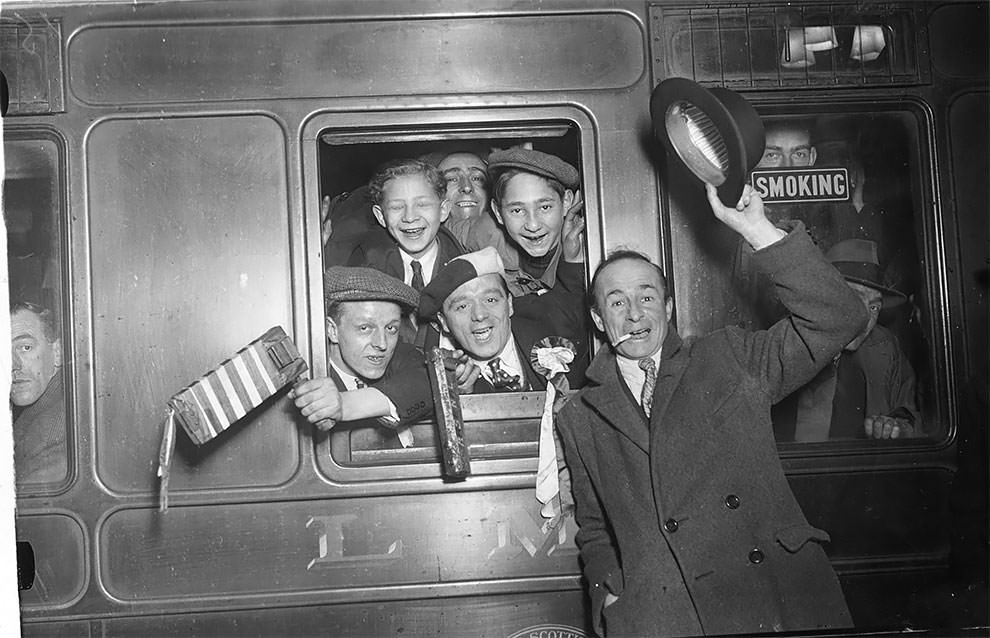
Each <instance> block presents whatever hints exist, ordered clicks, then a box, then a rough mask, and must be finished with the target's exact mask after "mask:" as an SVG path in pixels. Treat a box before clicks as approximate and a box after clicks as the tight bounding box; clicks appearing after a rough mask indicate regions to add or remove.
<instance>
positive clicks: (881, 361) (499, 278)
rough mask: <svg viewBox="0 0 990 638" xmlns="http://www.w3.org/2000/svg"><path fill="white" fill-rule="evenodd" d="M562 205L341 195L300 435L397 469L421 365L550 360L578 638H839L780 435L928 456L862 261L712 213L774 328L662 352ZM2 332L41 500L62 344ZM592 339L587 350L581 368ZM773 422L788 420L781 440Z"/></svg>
mask: <svg viewBox="0 0 990 638" xmlns="http://www.w3.org/2000/svg"><path fill="white" fill-rule="evenodd" d="M809 137H810V136H808V135H807V134H806V132H805V131H804V130H803V129H801V128H800V127H790V128H787V127H770V128H768V135H767V147H766V153H765V155H764V159H763V161H762V162H761V166H763V167H768V166H797V165H803V166H808V165H811V164H814V162H815V161H816V157H817V155H818V153H817V150H816V148H815V147H814V146H813V145H812V144H811V141H810V139H808V138H809ZM581 190H582V189H581V175H580V172H579V171H578V170H577V168H576V167H574V166H573V165H571V164H570V163H568V162H567V161H565V160H563V159H561V158H560V157H557V156H554V155H552V154H548V153H544V152H541V151H538V150H532V149H529V148H524V147H514V148H509V149H501V150H496V151H494V152H492V153H491V154H490V155H487V156H486V157H482V156H481V155H479V154H477V153H475V152H468V151H458V152H454V153H450V154H447V155H445V156H442V157H433V158H404V159H397V160H392V161H389V162H387V163H385V164H383V165H382V166H381V167H379V168H378V170H377V171H376V172H375V174H374V175H373V176H372V177H371V179H370V180H369V182H368V184H367V186H366V188H363V189H360V192H357V191H356V192H354V193H350V194H348V195H347V196H345V197H338V198H336V199H334V200H331V199H330V198H327V199H326V200H325V201H324V207H323V211H322V214H323V216H324V220H323V221H324V224H323V239H324V244H325V253H326V255H327V257H328V261H327V265H328V267H327V268H326V270H325V273H324V294H325V308H326V318H325V322H326V337H327V342H328V353H329V362H328V363H329V365H328V369H329V373H330V374H329V376H328V377H326V378H314V379H307V380H302V381H300V382H298V383H297V384H296V385H295V386H294V387H293V388H292V390H291V393H290V396H291V398H292V400H293V401H294V403H295V405H296V406H297V408H298V409H299V411H300V413H301V415H302V416H303V417H304V418H305V419H306V420H308V421H309V422H310V423H312V424H313V425H314V426H315V427H316V428H318V429H320V430H324V431H326V430H330V429H332V428H334V427H336V426H337V424H339V423H342V422H347V423H363V424H367V425H371V426H373V427H382V428H386V429H388V430H389V431H392V432H394V434H395V436H396V437H397V438H398V440H399V442H400V443H401V444H402V445H405V446H408V445H411V444H413V441H412V434H411V432H410V430H409V425H410V424H411V423H413V422H415V421H418V420H420V419H422V418H424V417H426V416H428V415H429V414H430V413H431V412H432V410H433V400H432V395H431V390H430V383H429V379H428V376H427V369H426V362H425V356H424V352H425V351H426V350H427V349H430V348H433V347H440V348H442V349H443V352H444V353H445V361H446V364H447V367H448V368H449V369H450V370H452V371H453V372H454V375H455V378H456V381H457V385H458V390H459V391H460V392H461V393H492V392H520V391H538V390H543V389H545V388H546V387H547V378H546V377H545V376H544V375H543V374H541V373H540V371H538V370H537V369H536V365H535V363H534V360H533V357H532V356H531V354H532V349H533V346H534V344H536V343H537V342H539V341H541V340H542V339H545V338H547V337H555V338H560V339H561V340H563V341H566V342H569V343H570V344H572V346H573V354H574V356H573V360H572V361H571V362H570V365H569V368H568V370H567V374H566V376H567V380H568V383H569V387H570V388H573V389H579V391H578V392H577V393H576V394H574V395H572V396H571V397H570V398H569V400H567V402H566V403H565V404H564V406H563V409H562V410H561V411H560V413H559V415H558V417H557V431H558V433H559V436H560V438H561V439H562V441H563V450H564V456H565V459H566V464H567V467H568V468H569V470H570V472H571V477H572V485H571V489H572V493H573V498H574V502H575V505H576V509H575V511H574V515H575V517H576V520H577V523H578V525H579V528H580V531H579V533H578V536H577V543H578V545H579V547H580V549H581V552H582V556H583V565H584V570H585V576H586V579H587V583H588V586H589V593H590V596H591V600H592V621H593V624H594V627H595V629H596V631H598V632H599V633H602V634H603V635H604V634H606V633H607V635H609V636H612V635H653V636H659V635H693V634H705V633H738V632H757V631H780V630H788V629H795V630H796V629H808V628H837V627H845V626H848V625H850V622H851V621H850V618H849V612H848V610H847V608H846V605H845V601H844V599H843V596H842V592H841V590H840V588H839V585H838V581H837V580H836V577H835V574H834V573H833V572H832V569H831V567H830V565H829V562H828V559H827V557H826V556H825V554H824V552H823V550H822V548H821V543H822V542H825V541H827V540H828V535H827V533H826V532H824V531H823V530H820V529H816V528H814V527H812V526H811V525H810V524H809V523H808V522H807V520H805V518H804V516H803V514H802V512H801V510H800V508H799V507H798V505H797V502H796V501H795V499H794V497H793V495H792V493H791V491H790V489H789V487H788V486H787V482H786V479H785V477H784V473H783V470H782V469H781V466H780V463H779V460H778V456H777V450H776V440H775V427H776V430H777V432H776V436H777V437H778V438H784V439H786V440H794V441H802V442H806V441H825V440H829V439H835V438H877V439H889V438H900V437H910V436H921V435H922V434H923V429H922V423H921V415H920V413H919V411H918V409H917V407H916V404H915V398H914V392H915V388H914V376H913V373H912V370H911V366H910V364H909V363H908V361H907V359H906V357H904V355H903V353H902V352H901V351H900V349H899V347H898V345H897V341H896V339H895V338H894V337H893V335H892V334H891V333H890V332H889V331H887V330H885V329H884V328H883V327H882V326H879V325H877V318H878V316H879V312H880V310H881V308H884V307H891V306H893V305H896V304H898V303H902V302H903V301H904V295H902V294H900V293H899V292H898V291H896V290H894V289H892V288H891V287H889V286H887V285H886V284H885V282H884V281H883V280H882V277H881V270H880V264H879V260H878V257H877V245H876V243H875V241H876V238H875V237H869V236H865V235H863V234H862V233H859V234H857V233H856V232H854V231H848V229H849V228H852V227H851V226H849V225H848V224H846V225H843V224H842V223H835V224H831V223H830V224H824V223H821V220H817V219H809V220H807V221H808V223H807V224H804V223H802V221H801V220H800V219H798V220H794V219H786V218H785V217H784V216H782V215H775V214H769V215H768V210H767V209H765V208H764V205H763V202H762V201H761V199H760V197H759V196H758V195H756V194H755V193H754V192H752V191H751V189H749V188H748V187H747V189H746V190H745V192H744V194H743V196H742V198H741V199H740V201H739V203H738V204H737V205H736V206H735V207H727V206H725V205H723V204H722V203H721V202H720V201H719V200H718V198H717V196H716V195H715V194H714V189H712V188H711V187H709V189H708V191H709V192H708V196H709V206H710V208H711V211H712V213H713V214H714V215H715V216H716V217H717V218H718V219H719V220H721V221H722V222H723V223H724V224H725V225H726V226H727V227H728V228H730V229H731V230H732V231H734V232H735V233H737V234H738V235H739V238H740V246H741V248H740V251H741V252H740V255H741V256H742V257H740V263H744V265H745V269H746V276H745V280H746V281H747V282H749V281H757V280H758V281H759V282H761V283H760V285H759V286H756V287H754V290H753V294H755V295H768V296H769V299H770V302H772V303H769V302H768V303H769V305H771V306H773V307H774V308H776V310H775V312H777V315H778V316H775V317H773V318H772V322H769V323H768V324H767V325H765V326H763V327H762V329H750V330H746V329H742V328H739V327H727V328H725V329H723V330H719V331H716V332H714V333H712V334H710V335H707V336H704V337H701V338H696V339H681V337H680V336H678V334H677V332H676V331H675V330H674V329H673V327H672V325H671V318H672V313H673V303H672V299H671V296H670V292H671V288H670V285H669V282H668V280H667V278H666V276H665V274H664V272H663V270H662V268H660V267H659V266H658V265H656V264H655V263H653V262H652V261H651V260H650V259H649V258H648V257H647V256H645V255H643V254H640V253H638V252H635V251H630V250H624V249H619V250H616V251H614V252H612V253H611V254H610V255H609V256H608V257H607V258H606V259H605V260H604V261H602V263H600V264H599V265H598V266H597V268H596V269H595V271H594V272H593V273H589V272H588V271H587V270H586V264H585V251H584V237H583V231H584V218H583V200H582V195H581ZM847 212H848V211H847ZM843 229H845V230H843ZM809 231H810V232H809ZM847 231H848V232H847ZM845 234H848V235H849V236H845ZM816 243H817V244H818V245H817V246H816ZM752 272H755V273H757V275H753V276H752V277H751V276H750V273H752ZM589 274H590V275H591V276H590V278H589ZM589 279H590V287H588V285H587V284H586V282H587V281H589ZM589 300H590V303H588V302H589ZM11 322H12V328H13V335H12V337H13V340H12V361H13V375H14V376H13V385H12V387H11V392H10V402H11V404H12V405H13V407H14V416H15V421H14V430H15V437H16V440H15V450H16V453H17V458H16V466H17V472H18V481H19V483H20V482H21V481H22V480H23V481H42V482H51V481H58V480H61V479H62V478H64V477H65V476H66V471H67V469H66V450H65V446H66V436H65V435H66V429H65V398H64V392H63V379H62V374H61V364H62V348H61V344H60V338H59V334H58V332H57V331H56V330H55V328H54V325H53V323H52V317H51V311H49V310H45V309H44V308H39V307H36V306H34V305H31V304H23V303H17V304H15V305H13V306H12V307H11ZM592 327H594V328H595V329H597V331H598V333H599V334H600V335H601V336H602V337H603V338H604V340H605V342H606V344H607V345H606V347H604V348H602V349H601V350H600V351H599V352H598V353H597V354H596V355H595V356H594V358H593V360H592V356H591V354H592V353H591V348H590V343H591V337H592ZM774 404H780V405H791V406H792V407H791V408H790V409H791V414H790V416H789V417H788V418H787V423H788V424H789V425H788V426H787V427H786V428H784V429H783V430H782V429H781V427H779V426H775V425H771V407H772V406H773V405H774ZM781 418H782V417H778V419H781ZM782 431H784V432H785V433H784V434H782ZM753 468H761V471H760V472H754V471H753ZM727 556H728V557H729V559H726V557H727Z"/></svg>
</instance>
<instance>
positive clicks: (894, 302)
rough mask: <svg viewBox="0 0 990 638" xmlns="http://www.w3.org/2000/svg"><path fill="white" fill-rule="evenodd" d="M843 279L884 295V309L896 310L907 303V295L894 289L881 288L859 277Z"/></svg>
mask: <svg viewBox="0 0 990 638" xmlns="http://www.w3.org/2000/svg"><path fill="white" fill-rule="evenodd" d="M843 279H845V280H846V281H851V282H852V283H854V284H859V285H860V286H866V287H867V288H872V289H874V290H877V291H879V292H880V293H881V294H883V307H884V308H895V307H897V306H899V305H901V304H902V303H904V302H905V301H907V295H905V294H904V293H903V292H901V291H899V290H894V289H893V288H888V287H887V286H879V285H877V284H876V283H874V282H872V281H870V280H869V279H861V278H859V277H849V276H846V275H843Z"/></svg>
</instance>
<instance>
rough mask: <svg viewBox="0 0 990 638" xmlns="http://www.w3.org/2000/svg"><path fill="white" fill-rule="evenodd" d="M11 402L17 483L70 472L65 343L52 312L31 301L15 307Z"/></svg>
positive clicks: (57, 477) (48, 479) (49, 479)
mask: <svg viewBox="0 0 990 638" xmlns="http://www.w3.org/2000/svg"><path fill="white" fill-rule="evenodd" d="M10 336H11V344H10V346H11V347H10V363H11V366H10V368H11V385H10V403H11V410H12V412H13V418H14V424H13V427H14V465H15V469H16V474H17V485H19V486H20V485H23V484H25V483H39V482H45V483H47V482H52V481H57V480H60V479H63V478H65V475H66V472H67V469H68V468H67V455H66V443H65V440H66V437H65V394H64V391H63V381H62V344H61V340H60V339H59V338H58V334H57V333H56V331H55V327H54V324H53V321H52V313H51V311H50V310H48V309H46V308H42V307H40V306H36V305H34V304H31V303H25V302H17V303H14V305H12V306H11V309H10Z"/></svg>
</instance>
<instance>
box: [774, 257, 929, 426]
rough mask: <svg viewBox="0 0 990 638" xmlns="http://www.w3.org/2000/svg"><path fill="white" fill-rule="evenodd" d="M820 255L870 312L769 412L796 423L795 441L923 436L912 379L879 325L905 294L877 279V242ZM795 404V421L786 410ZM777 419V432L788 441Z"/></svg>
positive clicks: (895, 346) (908, 367) (906, 363)
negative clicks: (821, 366)
mask: <svg viewBox="0 0 990 638" xmlns="http://www.w3.org/2000/svg"><path fill="white" fill-rule="evenodd" d="M826 257H827V258H828V260H829V261H831V262H832V264H833V265H834V266H835V267H836V269H837V270H838V271H839V273H841V274H842V276H843V277H844V278H845V280H846V283H847V284H849V287H850V288H852V290H853V292H855V293H856V295H857V296H858V297H859V299H860V300H861V301H862V302H863V305H864V306H866V309H867V311H869V314H870V319H869V321H868V322H867V324H866V326H865V327H864V328H863V330H862V331H861V332H860V333H859V334H858V335H856V337H855V338H854V339H853V340H852V341H850V342H849V343H848V344H846V346H845V348H844V349H843V350H842V352H840V353H839V354H837V355H836V356H835V358H834V359H833V360H832V362H831V363H830V364H829V365H827V366H825V368H824V369H823V370H822V371H821V372H819V373H818V375H817V376H816V377H815V378H814V379H812V380H811V382H810V383H808V385H806V386H804V387H803V388H801V389H800V390H798V391H797V392H795V393H794V394H793V395H792V396H791V397H788V399H785V400H784V401H783V402H781V404H780V405H779V406H778V407H777V409H776V410H775V415H774V416H775V418H776V421H777V422H778V423H779V422H781V421H782V422H783V423H790V422H793V423H794V433H793V440H794V441H798V442H813V441H827V440H829V439H843V438H844V439H849V438H854V439H856V438H860V439H861V438H868V439H869V438H872V439H896V438H909V437H914V436H924V432H923V431H922V427H921V413H920V412H919V411H918V408H917V407H916V404H915V377H914V370H913V369H912V368H911V364H910V362H909V361H908V360H907V357H906V356H904V353H903V352H902V351H901V348H900V346H899V345H898V343H897V338H896V337H895V336H894V334H893V333H892V332H890V331H889V330H887V329H886V328H884V327H883V326H879V325H877V317H879V315H880V311H881V310H882V309H883V308H888V309H889V308H893V307H895V306H898V305H900V304H902V303H904V301H905V300H906V297H905V296H904V295H903V294H902V293H900V292H898V291H896V290H894V289H892V288H888V287H886V286H884V285H883V283H882V279H881V274H880V263H879V260H878V259H877V245H876V243H874V242H872V241H869V240H866V239H847V240H845V241H842V242H839V243H837V244H836V245H835V246H833V247H832V248H831V249H830V250H829V251H828V253H827V254H826ZM790 410H795V411H796V414H795V417H794V418H793V420H790V419H788V418H787V413H788V412H789V411H790ZM779 428H780V426H779V425H778V438H780V439H784V440H791V437H790V436H789V433H786V432H782V431H781V430H780V429H779Z"/></svg>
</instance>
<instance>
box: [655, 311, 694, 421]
mask: <svg viewBox="0 0 990 638" xmlns="http://www.w3.org/2000/svg"><path fill="white" fill-rule="evenodd" d="M681 346H682V341H681V337H680V335H678V334H677V333H676V332H674V331H673V330H671V331H670V332H668V333H667V337H666V339H664V343H663V352H662V353H661V355H660V369H659V370H658V371H657V386H656V388H655V389H654V391H653V409H652V410H651V411H650V430H651V431H660V432H663V431H664V422H665V421H666V419H665V417H666V416H667V408H668V407H669V406H670V399H671V397H672V396H673V395H674V390H676V389H677V386H679V385H680V383H681V377H683V376H684V371H685V370H686V369H687V362H688V357H687V356H684V353H682V352H681Z"/></svg>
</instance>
